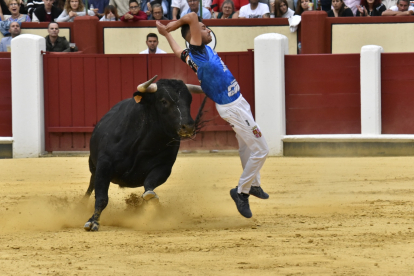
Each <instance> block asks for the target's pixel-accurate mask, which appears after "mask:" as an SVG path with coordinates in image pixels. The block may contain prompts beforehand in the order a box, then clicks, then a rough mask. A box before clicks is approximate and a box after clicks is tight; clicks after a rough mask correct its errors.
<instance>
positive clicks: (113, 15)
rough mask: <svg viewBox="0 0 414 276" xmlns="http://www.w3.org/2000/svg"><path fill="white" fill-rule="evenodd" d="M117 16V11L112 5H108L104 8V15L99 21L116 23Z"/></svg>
mask: <svg viewBox="0 0 414 276" xmlns="http://www.w3.org/2000/svg"><path fill="white" fill-rule="evenodd" d="M118 20H119V15H118V10H117V9H116V8H115V6H113V5H108V6H106V7H105V10H104V14H103V16H102V18H101V20H99V21H118Z"/></svg>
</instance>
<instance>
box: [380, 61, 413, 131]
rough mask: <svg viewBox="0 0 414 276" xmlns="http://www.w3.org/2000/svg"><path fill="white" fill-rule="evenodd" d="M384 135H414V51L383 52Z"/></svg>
mask: <svg viewBox="0 0 414 276" xmlns="http://www.w3.org/2000/svg"><path fill="white" fill-rule="evenodd" d="M381 64H382V66H381V76H382V78H381V105H382V113H381V116H382V133H383V134H414V108H413V103H414V92H413V83H414V82H413V80H414V53H387V54H382V55H381Z"/></svg>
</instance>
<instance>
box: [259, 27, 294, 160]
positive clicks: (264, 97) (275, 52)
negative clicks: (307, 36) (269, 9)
mask: <svg viewBox="0 0 414 276" xmlns="http://www.w3.org/2000/svg"><path fill="white" fill-rule="evenodd" d="M288 46H289V45H288V39H287V37H286V36H284V35H281V34H276V33H270V34H262V35H259V36H258V37H256V38H255V39H254V78H255V110H256V121H257V123H258V124H259V126H260V129H261V131H262V133H263V135H264V137H265V138H266V141H267V144H268V146H269V150H270V151H269V155H270V156H282V155H283V141H282V138H283V136H285V135H286V112H285V55H287V54H288Z"/></svg>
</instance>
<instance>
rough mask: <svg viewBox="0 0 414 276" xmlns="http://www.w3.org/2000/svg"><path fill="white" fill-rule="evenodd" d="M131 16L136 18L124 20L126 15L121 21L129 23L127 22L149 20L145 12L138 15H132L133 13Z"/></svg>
mask: <svg viewBox="0 0 414 276" xmlns="http://www.w3.org/2000/svg"><path fill="white" fill-rule="evenodd" d="M128 13H129V14H131V15H133V16H134V18H132V19H129V20H126V19H125V18H124V15H123V16H121V21H123V22H127V21H139V20H147V14H146V13H145V12H143V11H139V12H138V14H132V13H131V12H128Z"/></svg>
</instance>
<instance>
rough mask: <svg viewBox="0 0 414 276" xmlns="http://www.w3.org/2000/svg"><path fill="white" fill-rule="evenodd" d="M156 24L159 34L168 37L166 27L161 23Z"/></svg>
mask: <svg viewBox="0 0 414 276" xmlns="http://www.w3.org/2000/svg"><path fill="white" fill-rule="evenodd" d="M155 24H156V25H157V30H158V33H159V34H160V35H162V36H166V35H167V34H168V32H167V30H166V27H165V25H163V24H162V23H161V22H160V21H158V20H157V21H156V22H155Z"/></svg>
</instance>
